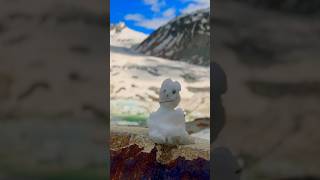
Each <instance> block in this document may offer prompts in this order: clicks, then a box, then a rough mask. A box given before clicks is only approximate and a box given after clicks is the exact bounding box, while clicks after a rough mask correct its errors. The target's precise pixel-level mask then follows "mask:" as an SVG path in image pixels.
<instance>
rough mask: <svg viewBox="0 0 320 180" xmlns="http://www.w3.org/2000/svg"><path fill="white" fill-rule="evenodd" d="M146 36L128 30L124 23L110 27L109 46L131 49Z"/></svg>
mask: <svg viewBox="0 0 320 180" xmlns="http://www.w3.org/2000/svg"><path fill="white" fill-rule="evenodd" d="M147 36H148V35H146V34H144V33H141V32H137V31H134V30H132V29H130V28H128V27H127V26H126V25H125V23H124V22H120V23H118V24H111V25H110V45H113V46H122V47H123V46H124V47H128V48H130V47H132V46H134V45H137V44H139V43H140V42H142V41H143V40H144V39H145V38H147Z"/></svg>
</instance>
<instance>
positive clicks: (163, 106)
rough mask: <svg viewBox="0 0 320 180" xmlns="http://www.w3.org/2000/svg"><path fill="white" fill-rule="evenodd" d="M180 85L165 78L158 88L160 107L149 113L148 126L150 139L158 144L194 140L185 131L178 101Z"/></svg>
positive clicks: (182, 112)
mask: <svg viewBox="0 0 320 180" xmlns="http://www.w3.org/2000/svg"><path fill="white" fill-rule="evenodd" d="M180 91H181V85H180V83H179V82H177V81H172V80H171V79H166V80H164V81H163V82H162V85H161V88H160V95H159V96H160V97H159V103H160V107H159V108H158V110H157V111H156V112H153V113H151V114H150V117H149V119H148V122H147V124H148V128H149V136H150V139H151V140H152V141H153V142H155V143H158V144H169V145H186V144H193V143H194V140H193V139H192V138H191V136H190V135H189V134H188V133H187V131H186V125H185V115H184V111H183V110H182V109H181V108H176V107H177V106H178V104H179V103H180Z"/></svg>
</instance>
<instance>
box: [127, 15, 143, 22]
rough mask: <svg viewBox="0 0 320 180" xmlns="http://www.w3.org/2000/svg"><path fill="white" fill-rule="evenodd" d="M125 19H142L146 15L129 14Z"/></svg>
mask: <svg viewBox="0 0 320 180" xmlns="http://www.w3.org/2000/svg"><path fill="white" fill-rule="evenodd" d="M124 19H125V20H127V21H142V20H143V19H144V17H143V15H141V14H127V15H126V16H125V17H124Z"/></svg>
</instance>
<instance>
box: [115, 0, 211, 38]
mask: <svg viewBox="0 0 320 180" xmlns="http://www.w3.org/2000/svg"><path fill="white" fill-rule="evenodd" d="M207 7H210V0H110V22H111V23H118V22H120V21H123V22H125V23H126V25H127V26H128V27H129V28H131V29H134V30H136V31H140V32H144V33H146V34H150V33H151V32H153V31H154V30H155V29H157V28H158V27H160V26H161V25H163V24H165V23H167V22H168V21H169V20H171V19H172V18H174V17H176V16H179V15H181V14H184V13H188V12H192V11H194V10H197V9H203V8H207Z"/></svg>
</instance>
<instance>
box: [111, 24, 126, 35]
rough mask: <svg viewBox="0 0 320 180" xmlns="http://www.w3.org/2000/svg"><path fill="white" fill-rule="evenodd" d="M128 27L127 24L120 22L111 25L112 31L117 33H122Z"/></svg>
mask: <svg viewBox="0 0 320 180" xmlns="http://www.w3.org/2000/svg"><path fill="white" fill-rule="evenodd" d="M126 27H127V26H126V24H125V22H123V21H120V22H119V23H117V24H110V31H115V32H117V33H119V32H121V31H122V30H123V29H125V28H126Z"/></svg>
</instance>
